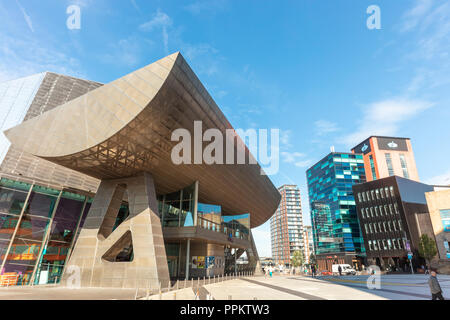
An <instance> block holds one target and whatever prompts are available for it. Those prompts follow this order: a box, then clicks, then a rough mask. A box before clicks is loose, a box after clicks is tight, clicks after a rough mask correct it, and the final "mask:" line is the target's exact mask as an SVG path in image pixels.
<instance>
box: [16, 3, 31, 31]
mask: <svg viewBox="0 0 450 320" xmlns="http://www.w3.org/2000/svg"><path fill="white" fill-rule="evenodd" d="M16 3H17V5H18V6H19V8H20V11H22V14H23V18H24V19H25V22H26V23H27V25H28V28H30V30H31V32H34V28H33V21H31V17H30V16H29V15H28V14H27V12H26V11H25V9H24V8H23V7H22V5H21V4H20V2H19V0H16Z"/></svg>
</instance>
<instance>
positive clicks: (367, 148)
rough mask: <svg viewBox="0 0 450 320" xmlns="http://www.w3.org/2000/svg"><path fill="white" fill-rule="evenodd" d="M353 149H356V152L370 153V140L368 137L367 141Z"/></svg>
mask: <svg viewBox="0 0 450 320" xmlns="http://www.w3.org/2000/svg"><path fill="white" fill-rule="evenodd" d="M353 151H354V152H355V153H363V154H367V153H369V152H370V151H372V149H371V148H370V140H369V139H367V140H366V141H364V142H362V143H360V144H358V145H357V146H356V147H355V148H354V149H353Z"/></svg>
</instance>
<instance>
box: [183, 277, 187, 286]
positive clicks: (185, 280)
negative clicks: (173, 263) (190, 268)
mask: <svg viewBox="0 0 450 320" xmlns="http://www.w3.org/2000/svg"><path fill="white" fill-rule="evenodd" d="M186 282H187V278H184V288H185V289H186Z"/></svg>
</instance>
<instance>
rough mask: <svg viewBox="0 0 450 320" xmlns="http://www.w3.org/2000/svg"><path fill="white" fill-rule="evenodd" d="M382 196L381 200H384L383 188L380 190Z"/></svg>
mask: <svg viewBox="0 0 450 320" xmlns="http://www.w3.org/2000/svg"><path fill="white" fill-rule="evenodd" d="M380 195H381V199H384V189H383V188H381V189H380Z"/></svg>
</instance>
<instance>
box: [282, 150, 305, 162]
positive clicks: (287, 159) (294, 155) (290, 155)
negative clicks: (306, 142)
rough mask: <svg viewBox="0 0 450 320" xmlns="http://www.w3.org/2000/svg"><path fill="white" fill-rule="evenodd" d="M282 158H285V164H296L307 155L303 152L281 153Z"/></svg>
mask: <svg viewBox="0 0 450 320" xmlns="http://www.w3.org/2000/svg"><path fill="white" fill-rule="evenodd" d="M281 156H282V157H283V162H287V163H294V162H296V159H297V158H301V157H304V156H305V155H304V154H303V153H301V152H287V151H283V152H281Z"/></svg>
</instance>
